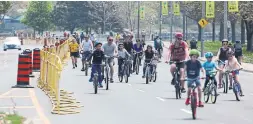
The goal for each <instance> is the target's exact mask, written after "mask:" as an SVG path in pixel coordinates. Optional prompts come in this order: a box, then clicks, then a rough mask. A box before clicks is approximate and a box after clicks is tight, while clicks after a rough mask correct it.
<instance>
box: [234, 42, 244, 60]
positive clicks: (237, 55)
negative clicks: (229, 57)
mask: <svg viewBox="0 0 253 124" xmlns="http://www.w3.org/2000/svg"><path fill="white" fill-rule="evenodd" d="M234 49H235V58H236V59H237V60H238V62H239V63H240V64H242V56H243V55H242V44H241V41H235V44H234Z"/></svg>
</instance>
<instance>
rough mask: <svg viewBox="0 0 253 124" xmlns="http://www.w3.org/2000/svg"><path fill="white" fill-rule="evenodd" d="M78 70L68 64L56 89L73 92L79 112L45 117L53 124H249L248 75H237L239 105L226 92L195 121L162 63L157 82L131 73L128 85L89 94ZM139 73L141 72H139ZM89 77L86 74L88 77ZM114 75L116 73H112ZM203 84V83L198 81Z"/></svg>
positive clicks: (252, 100)
mask: <svg viewBox="0 0 253 124" xmlns="http://www.w3.org/2000/svg"><path fill="white" fill-rule="evenodd" d="M80 65H81V62H80V60H79V62H78V68H77V69H72V66H71V62H70V61H69V63H68V66H67V67H65V69H64V70H63V72H62V76H61V83H60V87H61V88H62V89H65V90H67V91H69V92H74V93H75V98H76V99H77V100H78V101H80V102H81V104H82V105H84V107H83V108H82V110H81V113H79V114H74V115H66V116H64V117H62V116H55V115H54V116H52V115H50V114H48V117H49V119H50V121H51V123H53V124H58V123H61V124H71V123H75V124H84V123H85V124H100V123H103V124H119V123H120V124H165V123H172V124H204V123H205V124H239V123H242V124H252V123H253V119H252V114H253V111H252V110H253V91H252V90H251V88H252V87H253V84H252V83H251V82H250V80H252V78H251V76H253V74H252V73H246V72H241V74H240V76H241V77H240V81H241V84H242V87H243V90H244V94H245V96H244V97H243V98H242V100H241V101H240V102H238V101H235V96H234V94H233V93H232V91H231V90H230V91H229V93H228V94H223V93H221V92H222V90H219V92H220V94H221V95H220V96H218V100H217V103H216V104H211V103H207V104H205V107H204V108H199V109H198V110H197V120H192V118H191V110H190V106H186V105H185V104H184V103H185V98H186V96H185V94H183V98H182V99H179V100H176V99H175V91H174V87H173V86H171V85H170V80H171V79H172V76H171V75H170V74H169V65H167V64H165V63H164V62H162V63H159V65H158V68H157V70H158V79H157V82H155V83H151V84H145V79H142V78H141V75H135V74H133V75H132V76H131V77H130V79H129V83H127V84H126V83H120V82H119V81H118V78H117V77H115V78H114V80H115V83H112V84H110V89H109V90H108V91H106V90H105V88H102V89H100V90H99V91H98V94H93V92H94V91H93V85H92V83H89V82H88V79H89V77H86V76H84V72H81V71H80V70H81V67H80ZM141 74H142V73H141ZM89 75H90V74H89ZM115 75H116V74H115ZM202 83H203V81H202Z"/></svg>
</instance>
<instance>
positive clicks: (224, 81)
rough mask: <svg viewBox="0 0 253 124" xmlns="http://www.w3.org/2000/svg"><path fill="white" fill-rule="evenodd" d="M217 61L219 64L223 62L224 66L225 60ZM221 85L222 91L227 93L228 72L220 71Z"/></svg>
mask: <svg viewBox="0 0 253 124" xmlns="http://www.w3.org/2000/svg"><path fill="white" fill-rule="evenodd" d="M218 62H220V63H221V64H223V65H224V66H225V62H223V61H221V60H218ZM221 87H223V89H224V90H223V93H228V73H222V85H221Z"/></svg>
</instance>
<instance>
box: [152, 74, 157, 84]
mask: <svg viewBox="0 0 253 124" xmlns="http://www.w3.org/2000/svg"><path fill="white" fill-rule="evenodd" d="M153 78H154V79H153V82H156V78H157V73H156V72H154V77H153Z"/></svg>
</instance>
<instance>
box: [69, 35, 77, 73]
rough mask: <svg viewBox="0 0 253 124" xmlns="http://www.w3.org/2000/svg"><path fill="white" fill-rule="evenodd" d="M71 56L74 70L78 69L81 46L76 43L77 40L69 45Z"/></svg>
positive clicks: (73, 40)
mask: <svg viewBox="0 0 253 124" xmlns="http://www.w3.org/2000/svg"><path fill="white" fill-rule="evenodd" d="M69 51H70V56H71V59H72V64H73V69H75V68H76V67H77V58H78V56H79V45H78V43H77V42H76V39H72V42H71V43H70V44H69Z"/></svg>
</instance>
